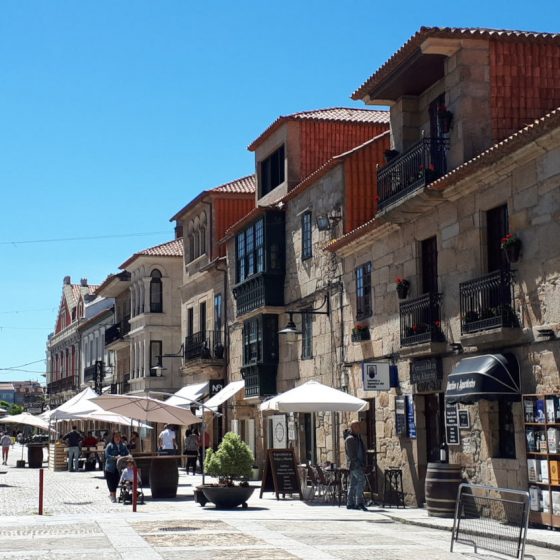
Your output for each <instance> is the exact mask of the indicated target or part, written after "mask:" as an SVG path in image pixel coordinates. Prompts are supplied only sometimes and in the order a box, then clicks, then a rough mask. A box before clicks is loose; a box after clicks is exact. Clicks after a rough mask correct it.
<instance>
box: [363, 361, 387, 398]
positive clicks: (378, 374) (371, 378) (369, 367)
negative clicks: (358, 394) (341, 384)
mask: <svg viewBox="0 0 560 560" xmlns="http://www.w3.org/2000/svg"><path fill="white" fill-rule="evenodd" d="M362 378H363V383H364V391H388V390H389V389H390V388H391V374H390V365H389V363H388V362H364V363H362Z"/></svg>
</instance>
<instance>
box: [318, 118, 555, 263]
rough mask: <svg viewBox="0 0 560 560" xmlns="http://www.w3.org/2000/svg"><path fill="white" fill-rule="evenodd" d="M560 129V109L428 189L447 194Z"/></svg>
mask: <svg viewBox="0 0 560 560" xmlns="http://www.w3.org/2000/svg"><path fill="white" fill-rule="evenodd" d="M558 127H560V107H558V108H557V109H555V110H554V111H551V112H550V113H548V114H546V115H544V116H543V117H541V118H539V119H536V120H535V121H534V122H532V123H531V124H530V125H528V126H526V127H524V128H522V129H521V130H519V131H518V132H516V133H515V134H512V135H511V136H509V137H508V138H506V139H505V140H502V141H501V142H498V143H497V144H494V146H492V147H491V148H488V149H487V150H486V151H484V152H482V153H481V154H479V155H478V156H476V157H474V158H472V159H470V160H469V161H466V162H465V163H463V164H462V165H459V167H456V168H455V169H453V171H450V172H449V173H447V174H446V175H444V176H443V177H441V178H440V179H438V180H436V181H434V182H433V183H430V185H429V186H428V187H427V188H428V189H431V190H437V191H443V190H445V189H446V188H447V187H449V186H450V185H452V184H456V183H457V182H458V181H461V180H463V179H465V178H467V177H469V176H471V175H473V174H474V173H476V172H477V171H479V170H481V169H484V168H486V167H489V166H491V165H494V164H495V163H496V162H498V161H499V160H500V159H501V158H503V157H505V156H507V155H510V154H512V153H514V152H515V151H516V150H518V149H520V148H522V147H523V146H526V145H527V144H529V143H530V142H532V141H534V140H536V139H537V138H539V137H540V136H542V135H543V134H547V133H548V132H550V131H551V130H554V129H557V128H558ZM385 222H386V220H385V219H383V218H381V219H379V218H373V219H372V220H370V221H368V222H366V223H365V224H363V225H361V226H359V227H357V228H355V229H353V230H352V231H350V232H348V233H347V234H346V235H343V236H342V237H340V238H339V239H335V240H333V241H332V242H331V243H329V245H328V246H327V247H326V249H325V250H327V251H333V252H334V251H336V250H338V249H340V248H341V247H344V246H345V245H347V244H348V243H350V242H352V241H353V240H355V239H358V238H359V237H361V236H362V235H365V234H366V233H368V232H370V231H373V230H374V229H377V228H378V227H381V226H382V225H383V224H384V223H385Z"/></svg>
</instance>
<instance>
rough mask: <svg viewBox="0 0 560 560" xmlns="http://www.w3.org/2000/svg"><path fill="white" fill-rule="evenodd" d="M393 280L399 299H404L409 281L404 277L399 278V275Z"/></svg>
mask: <svg viewBox="0 0 560 560" xmlns="http://www.w3.org/2000/svg"><path fill="white" fill-rule="evenodd" d="M395 282H396V283H397V295H398V296H399V299H405V298H406V296H407V295H408V289H409V288H410V282H409V281H408V280H407V279H406V278H401V277H400V276H397V277H396V278H395Z"/></svg>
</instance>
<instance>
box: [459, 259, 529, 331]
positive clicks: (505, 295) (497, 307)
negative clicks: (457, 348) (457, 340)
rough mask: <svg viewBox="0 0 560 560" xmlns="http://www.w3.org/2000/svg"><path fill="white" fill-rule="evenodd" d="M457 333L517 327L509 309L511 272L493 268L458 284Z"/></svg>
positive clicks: (516, 322)
mask: <svg viewBox="0 0 560 560" xmlns="http://www.w3.org/2000/svg"><path fill="white" fill-rule="evenodd" d="M459 298H460V305H461V334H468V333H473V332H477V331H485V330H488V329H498V328H501V327H517V326H519V323H518V320H517V316H516V315H515V312H514V311H513V307H512V301H513V283H512V279H511V272H510V271H508V270H496V271H494V272H491V273H490V274H486V275H485V276H481V277H480V278H475V279H474V280H469V281H468V282H462V283H461V284H459Z"/></svg>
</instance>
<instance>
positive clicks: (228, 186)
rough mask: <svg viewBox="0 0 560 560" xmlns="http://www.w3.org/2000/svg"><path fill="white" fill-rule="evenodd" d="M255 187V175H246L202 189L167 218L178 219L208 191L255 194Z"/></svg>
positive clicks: (208, 192) (170, 219)
mask: <svg viewBox="0 0 560 560" xmlns="http://www.w3.org/2000/svg"><path fill="white" fill-rule="evenodd" d="M256 189H257V176H256V175H254V174H253V175H247V176H246V177H241V178H240V179H235V180H234V181H229V182H228V183H224V184H223V185H219V186H217V187H214V188H212V189H209V190H205V191H202V192H201V193H200V194H199V195H198V196H196V197H195V198H193V200H191V201H190V202H189V203H188V204H187V205H185V206H183V208H181V210H179V212H177V213H176V214H175V215H173V216H172V217H171V218H169V221H170V222H174V221H175V220H178V219H179V218H180V217H181V216H182V215H183V214H184V213H185V212H186V211H187V210H188V209H189V208H192V207H193V206H194V205H195V204H197V203H198V202H200V201H201V200H202V199H204V197H205V196H207V195H208V194H210V193H218V194H241V195H244V194H255V191H256Z"/></svg>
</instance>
